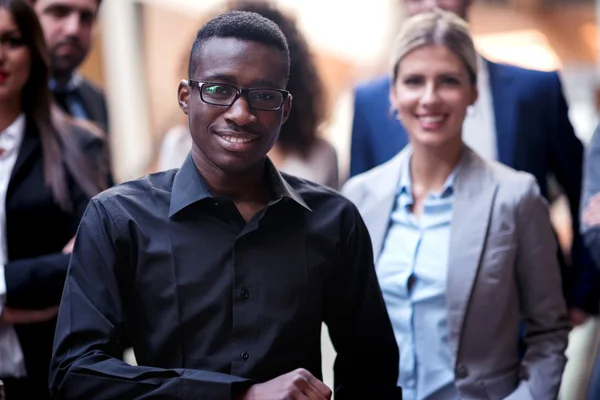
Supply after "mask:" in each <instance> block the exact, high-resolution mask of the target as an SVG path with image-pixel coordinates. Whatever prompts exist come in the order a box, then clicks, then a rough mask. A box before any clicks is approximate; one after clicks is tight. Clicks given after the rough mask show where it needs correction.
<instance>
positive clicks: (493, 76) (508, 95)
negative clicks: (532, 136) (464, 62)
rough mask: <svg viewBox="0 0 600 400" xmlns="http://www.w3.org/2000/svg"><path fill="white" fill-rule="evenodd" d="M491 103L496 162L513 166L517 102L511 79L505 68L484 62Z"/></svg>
mask: <svg viewBox="0 0 600 400" xmlns="http://www.w3.org/2000/svg"><path fill="white" fill-rule="evenodd" d="M486 63H487V67H488V71H489V78H490V89H491V91H492V103H493V107H494V121H495V126H496V145H497V146H498V161H500V162H501V163H502V164H505V165H510V166H512V165H513V154H514V146H515V136H516V133H517V127H518V125H517V124H516V121H517V115H516V113H517V110H518V102H517V96H515V93H514V91H513V89H514V88H513V85H512V83H513V78H512V76H510V75H508V74H507V71H506V68H508V67H506V66H504V65H501V64H496V63H493V62H490V61H488V60H486Z"/></svg>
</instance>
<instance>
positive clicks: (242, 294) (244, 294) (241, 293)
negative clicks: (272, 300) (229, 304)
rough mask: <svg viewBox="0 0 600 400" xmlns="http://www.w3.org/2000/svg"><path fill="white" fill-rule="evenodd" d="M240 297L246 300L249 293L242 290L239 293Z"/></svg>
mask: <svg viewBox="0 0 600 400" xmlns="http://www.w3.org/2000/svg"><path fill="white" fill-rule="evenodd" d="M240 297H241V298H242V299H244V300H246V299H247V298H248V297H250V292H248V291H247V290H246V289H242V291H241V292H240Z"/></svg>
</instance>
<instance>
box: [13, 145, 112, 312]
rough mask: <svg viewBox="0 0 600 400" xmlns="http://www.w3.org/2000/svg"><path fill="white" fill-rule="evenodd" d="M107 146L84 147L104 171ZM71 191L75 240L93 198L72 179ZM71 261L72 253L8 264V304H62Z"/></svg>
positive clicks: (33, 306) (31, 306)
mask: <svg viewBox="0 0 600 400" xmlns="http://www.w3.org/2000/svg"><path fill="white" fill-rule="evenodd" d="M104 143H105V142H104V141H103V140H101V139H99V138H93V139H92V140H91V141H88V142H87V143H85V145H84V154H86V156H87V157H93V158H95V159H96V160H97V162H96V163H97V164H98V168H103V167H102V165H103V164H102V163H103V162H104V157H105V153H104V148H105V145H104ZM69 191H70V193H71V200H72V203H73V209H72V211H71V212H70V213H69V217H68V221H67V223H68V224H69V226H68V228H67V230H68V231H69V232H71V234H70V236H71V237H73V236H75V233H76V232H77V227H78V225H79V221H80V220H81V217H82V215H83V213H84V211H85V209H86V207H87V205H88V202H89V198H90V197H89V195H87V194H86V193H84V191H83V190H82V189H81V188H80V187H79V186H78V185H77V184H76V183H75V181H74V180H73V179H72V178H71V177H69ZM65 244H66V243H65ZM70 258H71V255H70V254H63V253H62V252H57V253H51V254H45V255H43V256H39V257H33V258H23V259H19V260H14V261H10V262H8V263H7V264H6V266H5V268H4V275H5V279H6V304H7V305H8V306H9V307H13V308H20V309H41V308H46V307H50V306H54V305H57V304H59V303H60V298H61V295H62V291H63V286H64V281H65V276H66V274H67V268H68V266H69V260H70Z"/></svg>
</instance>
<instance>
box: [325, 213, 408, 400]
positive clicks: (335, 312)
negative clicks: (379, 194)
mask: <svg viewBox="0 0 600 400" xmlns="http://www.w3.org/2000/svg"><path fill="white" fill-rule="evenodd" d="M351 207H352V211H351V215H350V216H348V218H346V220H348V221H351V226H350V227H349V229H348V230H346V231H345V232H343V236H342V237H343V241H344V245H343V246H342V249H341V251H342V252H343V253H342V255H341V259H342V262H341V263H340V266H339V268H340V269H339V270H338V271H337V272H338V273H337V274H335V275H334V276H333V277H332V282H331V285H330V287H331V290H329V293H328V297H327V306H326V314H325V323H326V324H327V326H328V329H329V334H330V336H331V341H332V343H333V346H334V348H335V350H336V352H337V358H336V361H335V366H334V391H335V398H336V400H346V399H380V400H386V399H390V400H391V399H401V398H402V390H401V389H400V388H399V387H397V380H398V368H399V354H398V346H397V344H396V339H395V337H394V333H393V330H392V325H391V322H390V319H389V316H388V314H387V310H386V308H385V303H384V301H383V296H382V295H381V290H380V288H379V283H378V281H377V276H376V274H375V267H374V264H373V250H372V247H371V240H370V238H369V233H368V231H367V227H366V226H365V224H364V222H363V220H362V218H361V216H360V215H359V213H358V210H356V207H354V206H351Z"/></svg>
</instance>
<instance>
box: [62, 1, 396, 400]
mask: <svg viewBox="0 0 600 400" xmlns="http://www.w3.org/2000/svg"><path fill="white" fill-rule="evenodd" d="M289 73H290V53H289V49H288V45H287V41H286V38H285V36H284V35H283V33H282V32H281V30H280V29H279V28H278V27H277V25H276V24H275V23H274V22H272V21H270V20H268V19H266V18H264V17H261V16H260V15H258V14H256V13H251V12H242V11H230V12H227V13H224V14H221V15H219V16H217V17H216V18H214V19H212V20H210V21H209V22H207V24H205V25H204V26H203V27H202V28H201V29H200V30H199V31H198V34H197V37H196V40H195V41H194V44H193V45H192V49H191V52H190V64H189V70H188V79H186V80H183V81H181V83H180V84H179V88H178V100H179V106H180V107H181V109H182V111H183V112H184V113H185V114H186V115H187V116H188V119H189V125H188V126H189V129H190V134H191V136H192V142H193V144H192V149H191V152H190V155H189V156H188V157H187V158H186V159H185V161H184V162H183V165H182V166H181V168H180V169H171V170H168V171H164V172H159V173H156V174H152V175H149V176H147V177H144V178H142V179H139V180H135V181H131V182H127V183H124V184H121V185H119V186H116V187H114V188H111V189H109V190H107V191H105V192H103V193H102V194H100V195H99V196H97V197H95V198H94V199H93V200H92V201H91V202H90V205H89V206H88V209H87V211H86V213H85V215H84V217H83V219H82V222H81V225H80V228H79V231H78V233H77V240H76V242H75V247H74V250H73V255H72V258H71V264H70V267H69V273H68V277H67V282H66V285H65V290H64V292H63V293H64V294H63V299H62V303H61V307H60V312H59V317H58V320H59V322H58V325H57V334H56V340H55V346H54V355H53V360H52V365H51V370H50V382H51V391H52V393H53V395H54V396H56V397H60V398H62V399H89V398H101V399H133V398H179V399H205V400H211V399H215V400H227V399H235V400H238V399H247V400H250V399H273V400H278V399H282V400H283V399H290V398H293V399H311V400H328V399H331V395H332V390H331V389H329V388H328V387H327V386H326V385H325V384H323V382H322V381H321V375H322V371H321V352H320V349H321V346H320V345H321V343H320V339H321V328H322V323H323V322H325V323H326V324H327V326H328V328H329V333H330V335H331V338H332V342H333V344H334V345H335V347H336V350H337V353H338V355H337V360H336V363H335V371H334V374H335V388H334V391H335V393H336V400H345V399H380V400H387V399H389V400H392V399H394V400H395V399H400V398H402V393H401V389H399V388H397V387H396V377H397V374H398V349H397V347H396V343H395V341H394V336H393V332H392V327H391V324H390V320H389V317H388V315H387V313H386V309H385V304H384V302H383V299H382V296H381V292H380V290H379V286H378V284H377V277H376V275H375V270H374V266H373V255H372V249H371V242H370V240H369V233H368V231H367V229H366V227H365V226H364V223H363V221H362V219H361V218H360V215H359V213H358V211H357V210H356V207H354V206H353V205H352V203H351V202H350V201H348V200H347V199H346V198H344V197H343V196H341V195H340V194H339V193H337V192H335V191H333V190H331V189H328V188H326V187H323V186H321V185H318V184H315V183H312V182H310V181H308V180H304V179H300V178H296V177H293V176H291V175H287V174H285V173H279V171H278V170H277V169H276V168H275V167H274V165H273V163H272V162H271V161H270V159H269V158H268V157H267V153H268V152H269V151H270V150H271V148H272V147H273V145H274V144H275V142H276V140H277V136H278V134H279V132H280V130H281V127H282V124H283V123H284V122H285V121H286V119H287V118H288V116H289V114H290V111H291V107H292V101H294V102H295V101H296V100H295V99H294V100H292V96H291V95H290V93H289V92H288V91H287V90H285V87H286V84H287V80H288V77H289ZM99 282H101V285H100V286H99ZM124 341H127V342H131V343H132V344H133V349H134V352H135V356H136V359H137V363H138V365H136V366H132V365H128V364H126V363H124V362H122V361H120V360H118V359H117V357H118V356H119V355H120V354H119V348H120V347H121V344H122V343H123V342H124Z"/></svg>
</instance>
